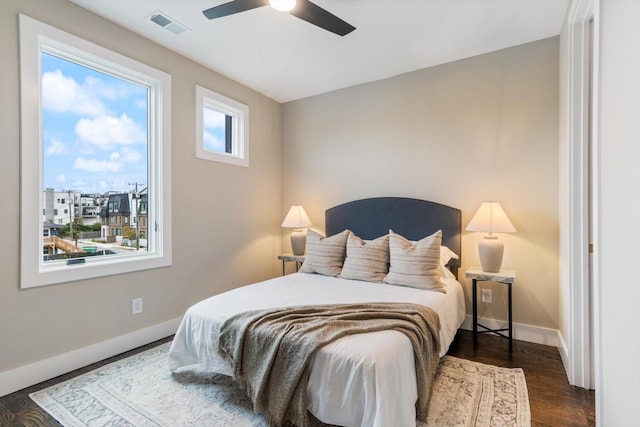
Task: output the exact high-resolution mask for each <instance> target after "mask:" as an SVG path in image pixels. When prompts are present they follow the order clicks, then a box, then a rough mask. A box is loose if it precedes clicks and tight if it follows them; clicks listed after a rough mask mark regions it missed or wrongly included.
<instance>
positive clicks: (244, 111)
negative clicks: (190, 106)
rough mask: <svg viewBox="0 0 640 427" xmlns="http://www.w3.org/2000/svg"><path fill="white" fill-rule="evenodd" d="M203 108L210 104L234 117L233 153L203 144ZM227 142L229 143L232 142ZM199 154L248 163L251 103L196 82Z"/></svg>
mask: <svg viewBox="0 0 640 427" xmlns="http://www.w3.org/2000/svg"><path fill="white" fill-rule="evenodd" d="M204 108H210V109H212V110H214V111H217V112H219V113H221V114H225V115H226V116H230V117H231V118H232V120H231V121H232V124H231V128H232V132H231V141H230V145H231V152H230V153H222V152H216V151H211V150H207V149H205V148H204V117H203V116H204V113H203V111H204ZM226 144H227V146H228V145H229V142H227V143H226ZM196 157H197V158H199V159H204V160H212V161H216V162H222V163H228V164H232V165H237V166H245V167H248V166H249V106H247V105H245V104H243V103H241V102H238V101H235V100H233V99H231V98H227V97H226V96H224V95H220V94H219V93H216V92H214V91H212V90H210V89H207V88H205V87H202V86H200V85H196Z"/></svg>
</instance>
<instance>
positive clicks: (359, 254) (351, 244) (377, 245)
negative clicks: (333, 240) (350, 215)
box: [340, 233, 389, 283]
mask: <svg viewBox="0 0 640 427" xmlns="http://www.w3.org/2000/svg"><path fill="white" fill-rule="evenodd" d="M388 271H389V235H388V234H387V235H385V236H382V237H378V238H377V239H375V240H362V239H361V238H360V237H358V236H356V235H355V234H353V233H351V234H349V238H348V239H347V258H346V259H345V260H344V265H343V266H342V272H341V273H340V277H341V278H343V279H351V280H364V281H365V282H376V283H382V280H383V279H384V276H385V275H386V274H387V272H388Z"/></svg>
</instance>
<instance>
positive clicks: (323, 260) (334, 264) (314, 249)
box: [300, 229, 351, 277]
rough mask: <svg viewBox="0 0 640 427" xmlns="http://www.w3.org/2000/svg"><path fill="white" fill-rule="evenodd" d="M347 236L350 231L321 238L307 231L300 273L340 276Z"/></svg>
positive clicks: (313, 232)
mask: <svg viewBox="0 0 640 427" xmlns="http://www.w3.org/2000/svg"><path fill="white" fill-rule="evenodd" d="M349 234H351V231H349V230H344V231H342V232H340V233H338V234H334V235H333V236H329V237H323V236H322V235H320V234H318V233H316V232H315V231H313V230H311V229H307V247H306V255H305V259H304V263H303V264H302V267H300V271H301V272H303V273H318V274H323V275H325V276H334V277H335V276H337V275H338V274H340V271H341V270H342V264H343V263H344V257H345V252H346V246H347V237H349Z"/></svg>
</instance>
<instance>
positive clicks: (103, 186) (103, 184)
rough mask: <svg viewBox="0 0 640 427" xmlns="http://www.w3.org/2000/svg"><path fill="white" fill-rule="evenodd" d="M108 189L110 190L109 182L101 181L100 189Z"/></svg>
mask: <svg viewBox="0 0 640 427" xmlns="http://www.w3.org/2000/svg"><path fill="white" fill-rule="evenodd" d="M107 188H109V184H107V181H105V180H101V181H100V189H102V190H106V189H107Z"/></svg>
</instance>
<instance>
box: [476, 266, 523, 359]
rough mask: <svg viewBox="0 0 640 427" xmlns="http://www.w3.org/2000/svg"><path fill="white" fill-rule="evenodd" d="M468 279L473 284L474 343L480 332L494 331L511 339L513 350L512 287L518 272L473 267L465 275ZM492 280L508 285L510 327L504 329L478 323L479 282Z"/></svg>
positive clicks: (510, 347)
mask: <svg viewBox="0 0 640 427" xmlns="http://www.w3.org/2000/svg"><path fill="white" fill-rule="evenodd" d="M464 276H465V277H466V278H467V279H471V280H472V283H473V286H472V290H471V292H472V301H473V302H472V304H473V343H474V344H475V343H476V342H477V341H478V334H483V333H494V334H497V335H500V336H501V337H503V338H506V339H508V340H509V351H513V320H512V305H511V301H512V298H511V287H512V285H513V283H514V282H515V281H516V272H515V270H500V271H499V272H498V273H489V272H487V271H482V269H481V268H479V267H471V268H470V269H468V270H467V271H466V272H465V275H464ZM483 281H490V282H497V283H502V284H504V285H507V288H508V291H509V302H508V310H509V327H508V328H502V329H489V328H487V327H486V326H484V325H481V324H479V323H478V282H483ZM479 327H480V328H482V329H483V330H482V331H478V328H479ZM505 331H508V332H509V335H508V336H507V335H505V334H503V333H502V332H505Z"/></svg>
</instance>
